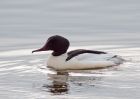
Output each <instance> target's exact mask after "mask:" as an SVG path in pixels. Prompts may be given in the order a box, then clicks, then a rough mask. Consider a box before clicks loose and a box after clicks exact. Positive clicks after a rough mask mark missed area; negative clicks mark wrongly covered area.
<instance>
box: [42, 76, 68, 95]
mask: <svg viewBox="0 0 140 99" xmlns="http://www.w3.org/2000/svg"><path fill="white" fill-rule="evenodd" d="M48 76H49V78H50V79H51V80H52V83H51V84H50V85H43V87H45V88H47V89H48V90H49V92H51V93H53V94H55V95H56V94H64V93H65V94H66V93H68V90H69V89H68V83H67V78H68V75H65V74H64V75H59V74H48Z"/></svg>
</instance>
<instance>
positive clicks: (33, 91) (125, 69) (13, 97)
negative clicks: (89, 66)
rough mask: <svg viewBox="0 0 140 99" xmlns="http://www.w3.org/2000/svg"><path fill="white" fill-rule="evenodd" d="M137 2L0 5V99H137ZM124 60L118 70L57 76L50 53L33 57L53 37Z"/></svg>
mask: <svg viewBox="0 0 140 99" xmlns="http://www.w3.org/2000/svg"><path fill="white" fill-rule="evenodd" d="M139 11H140V1H138V0H117V1H116V0H111V1H110V0H104V1H103V0H86V1H85V0H71V1H65V0H51V1H50V0H24V1H23V0H12V1H11V0H0V39H1V42H0V98H1V99H89V98H91V99H92V98H94V99H101V98H102V99H139V98H140V95H139V92H140V77H139V76H140V58H139V57H140V52H139V51H140V46H139V45H140V34H139V32H140V28H139V27H140V18H139V17H140V13H139ZM56 34H57V35H62V36H65V37H66V38H68V39H69V40H70V42H71V47H70V49H69V50H72V49H77V48H86V49H94V50H102V51H107V52H110V53H114V54H117V55H120V56H122V57H123V58H124V59H125V60H126V62H125V63H124V64H121V65H120V66H115V67H110V68H105V69H98V70H79V71H68V73H63V74H60V73H56V72H55V71H53V70H50V69H48V68H47V67H46V60H47V58H48V54H49V53H50V52H42V53H36V54H32V53H31V51H32V50H33V49H36V48H39V47H41V46H43V44H44V43H45V42H46V39H47V38H48V37H49V36H51V35H56Z"/></svg>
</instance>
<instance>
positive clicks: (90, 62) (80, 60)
mask: <svg viewBox="0 0 140 99" xmlns="http://www.w3.org/2000/svg"><path fill="white" fill-rule="evenodd" d="M112 57H113V55H111V54H88V53H87V54H81V55H78V56H76V57H74V58H72V59H70V60H69V61H66V58H67V54H63V55H61V56H52V55H50V56H49V58H48V61H47V65H48V67H51V68H53V69H56V70H66V69H95V68H103V67H108V66H113V65H118V64H120V63H122V60H121V58H119V57H115V58H112Z"/></svg>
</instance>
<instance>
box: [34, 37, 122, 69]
mask: <svg viewBox="0 0 140 99" xmlns="http://www.w3.org/2000/svg"><path fill="white" fill-rule="evenodd" d="M69 46H70V42H69V40H68V39H66V38H65V37H62V36H59V35H54V36H51V37H49V38H48V40H47V42H46V44H45V45H44V46H43V47H42V48H40V49H37V50H34V51H32V53H33V52H39V51H48V50H52V51H53V52H52V53H51V54H50V55H49V57H48V61H47V66H48V67H49V68H53V69H55V70H80V69H97V68H105V67H110V66H116V65H119V64H122V63H123V59H122V58H121V57H120V56H118V55H112V54H109V53H107V52H102V51H95V50H87V49H76V50H72V51H69V52H67V50H68V48H69Z"/></svg>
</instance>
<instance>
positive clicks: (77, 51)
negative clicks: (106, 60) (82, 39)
mask: <svg viewBox="0 0 140 99" xmlns="http://www.w3.org/2000/svg"><path fill="white" fill-rule="evenodd" d="M84 53H91V54H106V52H102V51H94V50H84V49H78V50H73V51H70V52H68V57H67V59H66V61H68V60H70V59H71V58H73V57H75V56H77V55H79V54H84Z"/></svg>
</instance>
